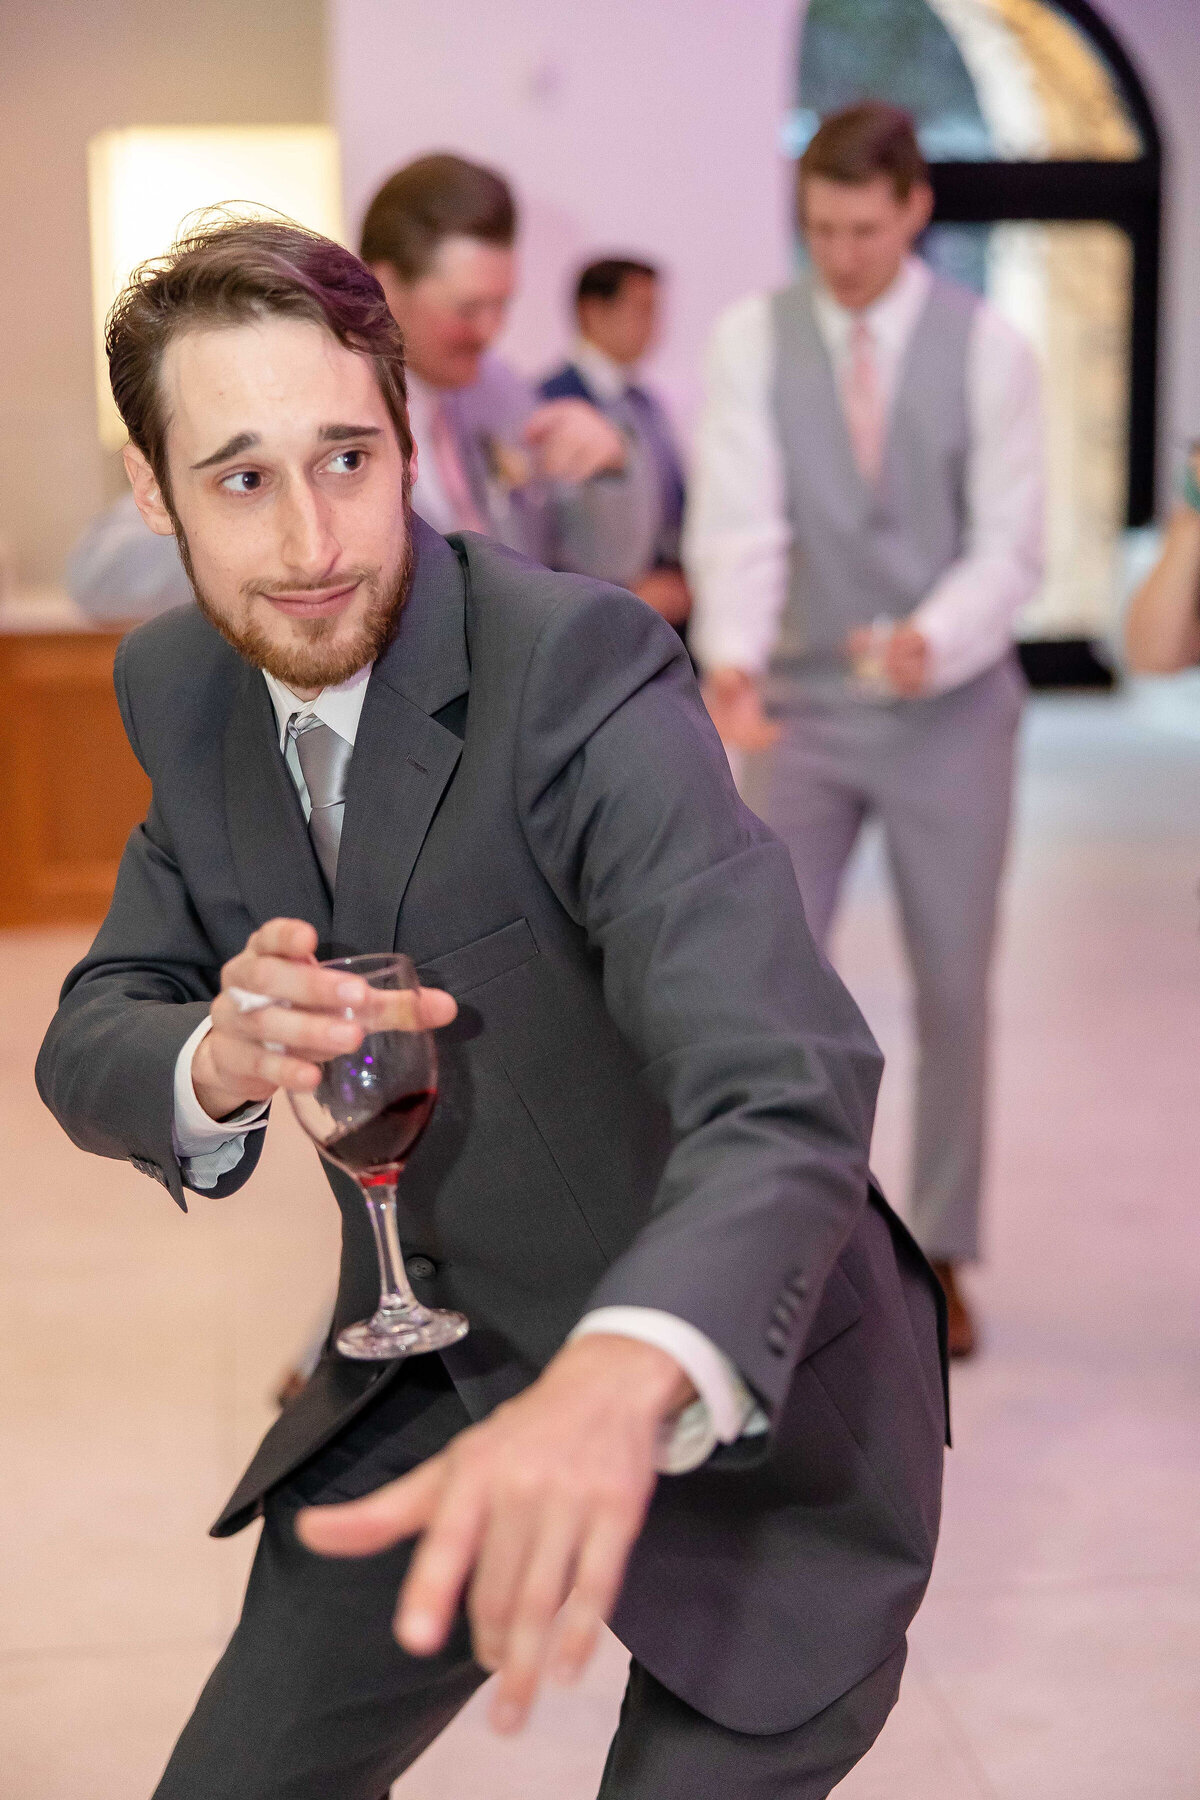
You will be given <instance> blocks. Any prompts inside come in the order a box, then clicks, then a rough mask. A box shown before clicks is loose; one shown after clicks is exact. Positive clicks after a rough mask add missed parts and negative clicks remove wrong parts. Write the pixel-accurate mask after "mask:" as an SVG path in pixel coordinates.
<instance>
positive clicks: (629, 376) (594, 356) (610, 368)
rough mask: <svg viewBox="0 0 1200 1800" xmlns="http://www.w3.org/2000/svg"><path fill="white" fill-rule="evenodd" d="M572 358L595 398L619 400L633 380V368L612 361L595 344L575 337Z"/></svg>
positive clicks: (583, 338)
mask: <svg viewBox="0 0 1200 1800" xmlns="http://www.w3.org/2000/svg"><path fill="white" fill-rule="evenodd" d="M572 360H573V362H574V364H575V367H576V368H577V369H578V370H579V373H580V374H581V375H582V376H583V379H584V381H585V382H586V383H587V385H588V387H590V388H591V390H592V392H593V394H595V396H596V398H597V400H606V401H613V400H620V399H621V397H622V396H623V395H624V393H625V390H626V388H627V387H628V386H629V384H630V383H631V382H632V380H633V370H632V369H629V368H626V367H625V366H624V364H623V363H619V362H614V361H613V359H612V357H611V356H608V355H606V354H605V352H604V351H603V350H601V349H600V348H599V346H598V345H597V344H593V343H591V342H590V340H589V339H588V338H585V337H577V338H576V340H575V349H574V351H573V352H572Z"/></svg>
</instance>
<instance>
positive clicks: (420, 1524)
mask: <svg viewBox="0 0 1200 1800" xmlns="http://www.w3.org/2000/svg"><path fill="white" fill-rule="evenodd" d="M694 1397H695V1389H694V1388H693V1387H692V1384H691V1382H690V1381H689V1379H688V1377H687V1376H686V1375H684V1374H683V1372H682V1370H681V1369H680V1368H679V1365H678V1364H677V1363H676V1362H675V1361H674V1359H673V1358H672V1357H670V1356H668V1355H667V1354H666V1352H665V1351H663V1350H659V1349H656V1348H655V1347H654V1346H653V1345H651V1344H643V1343H639V1342H637V1341H636V1340H634V1339H632V1338H623V1337H618V1336H615V1335H609V1334H603V1333H596V1334H595V1335H593V1336H589V1337H581V1338H577V1339H575V1340H574V1341H573V1342H571V1343H569V1344H567V1345H566V1346H565V1347H564V1348H563V1349H562V1350H560V1351H559V1353H558V1355H557V1356H556V1357H555V1358H554V1360H553V1362H551V1363H550V1364H549V1366H548V1367H547V1368H546V1369H545V1371H544V1372H543V1373H542V1375H541V1376H539V1378H538V1380H537V1381H535V1382H534V1383H533V1385H532V1386H531V1387H529V1388H527V1389H526V1391H525V1392H524V1393H523V1394H521V1395H520V1396H519V1397H518V1398H517V1399H515V1400H510V1401H509V1402H508V1403H507V1404H506V1405H504V1406H501V1407H499V1408H498V1409H497V1411H496V1412H494V1413H493V1414H492V1415H491V1417H490V1418H488V1419H485V1420H484V1422H483V1423H482V1424H480V1425H473V1426H470V1427H469V1428H468V1429H467V1430H465V1431H463V1432H461V1433H460V1434H459V1436H458V1437H456V1438H455V1439H454V1441H453V1442H452V1443H451V1444H450V1445H448V1447H447V1448H446V1449H445V1450H443V1451H442V1452H441V1454H440V1455H438V1456H434V1457H431V1458H430V1460H429V1461H428V1462H425V1463H422V1464H421V1466H420V1467H419V1468H417V1469H414V1470H413V1471H412V1473H411V1474H409V1475H404V1476H402V1477H401V1479H400V1480H399V1481H393V1482H391V1483H390V1484H389V1485H388V1486H387V1487H383V1488H380V1489H379V1490H378V1492H377V1493H374V1494H370V1495H368V1496H367V1498H366V1499H365V1500H355V1501H352V1502H350V1503H349V1504H348V1505H338V1506H316V1507H308V1508H306V1509H305V1511H303V1512H302V1513H300V1515H299V1517H298V1519H297V1532H298V1535H299V1537H300V1539H301V1541H302V1542H303V1543H304V1544H306V1545H307V1546H308V1548H309V1549H310V1550H316V1551H319V1552H320V1553H321V1554H322V1555H325V1556H371V1555H373V1554H375V1553H376V1552H378V1551H380V1550H384V1549H387V1548H388V1547H389V1546H390V1545H392V1544H395V1543H398V1542H399V1541H400V1540H401V1539H404V1538H411V1537H416V1538H419V1539H420V1542H419V1544H418V1546H417V1548H416V1551H415V1553H414V1556H413V1560H412V1564H411V1566H410V1568H409V1572H408V1576H407V1579H406V1580H405V1583H404V1586H403V1588H402V1589H401V1592H400V1599H399V1603H398V1605H397V1609H396V1622H395V1632H396V1637H397V1640H398V1642H399V1643H400V1644H401V1645H402V1646H403V1648H404V1649H405V1650H407V1651H409V1652H410V1653H411V1654H412V1655H414V1656H429V1655H432V1654H433V1653H434V1652H435V1651H437V1650H439V1649H441V1647H442V1645H443V1644H444V1643H445V1641H446V1638H447V1636H448V1635H449V1632H450V1629H451V1626H452V1624H453V1622H454V1619H455V1616H456V1614H457V1611H458V1608H459V1605H460V1603H461V1601H462V1599H463V1596H464V1593H465V1595H466V1607H467V1614H468V1617H469V1619H470V1624H471V1635H472V1641H473V1644H474V1651H475V1656H476V1658H477V1660H478V1661H479V1662H480V1663H481V1664H482V1665H483V1667H484V1668H485V1669H490V1670H493V1671H495V1672H496V1673H497V1674H498V1676H499V1680H498V1682H497V1685H496V1693H495V1698H494V1700H493V1702H492V1708H491V1719H492V1724H493V1726H494V1727H495V1729H496V1730H498V1731H516V1730H519V1728H520V1727H521V1725H522V1724H523V1723H524V1722H525V1719H526V1717H527V1715H528V1712H529V1708H530V1706H531V1705H532V1704H533V1700H534V1697H535V1695H536V1693H537V1689H538V1685H539V1683H540V1682H541V1679H542V1676H543V1674H544V1673H545V1672H546V1671H547V1669H548V1670H549V1672H550V1673H551V1674H552V1675H553V1676H554V1677H555V1678H556V1679H558V1680H560V1681H571V1680H574V1679H575V1678H577V1677H578V1676H579V1675H580V1674H581V1673H582V1671H583V1668H584V1666H585V1664H586V1663H587V1661H588V1659H589V1657H590V1656H591V1654H592V1651H593V1650H594V1648H595V1645H596V1641H597V1638H598V1637H599V1634H600V1629H601V1625H602V1624H603V1622H604V1620H605V1619H607V1618H608V1616H609V1614H610V1613H611V1611H612V1609H613V1606H614V1605H615V1604H616V1600H617V1596H618V1594H619V1593H620V1590H621V1583H622V1581H623V1579H624V1575H625V1565H626V1563H627V1561H628V1559H629V1553H630V1550H631V1549H632V1547H633V1543H634V1540H635V1539H636V1537H637V1535H638V1533H639V1531H640V1530H641V1528H642V1521H643V1520H644V1518H645V1516H646V1508H647V1506H648V1505H649V1503H650V1497H651V1495H652V1493H653V1491H654V1483H655V1471H654V1456H655V1445H656V1440H657V1436H658V1431H659V1427H660V1426H661V1425H662V1424H663V1423H664V1422H665V1421H666V1420H667V1419H669V1418H672V1417H674V1415H675V1414H677V1413H678V1412H679V1411H680V1410H681V1408H682V1407H684V1406H686V1405H687V1404H688V1402H689V1401H691V1400H692V1399H693V1398H694Z"/></svg>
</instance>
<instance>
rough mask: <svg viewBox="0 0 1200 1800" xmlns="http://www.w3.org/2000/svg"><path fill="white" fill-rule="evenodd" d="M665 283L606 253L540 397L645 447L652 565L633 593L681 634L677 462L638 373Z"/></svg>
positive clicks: (581, 292) (667, 426)
mask: <svg viewBox="0 0 1200 1800" xmlns="http://www.w3.org/2000/svg"><path fill="white" fill-rule="evenodd" d="M662 322H663V281H662V276H661V274H660V273H659V271H658V269H657V268H656V267H655V266H654V264H653V263H649V262H644V261H642V260H641V259H639V258H637V257H631V256H604V257H599V258H597V259H596V260H594V261H592V262H589V263H588V264H587V265H586V267H584V268H583V269H581V270H580V272H579V275H578V277H577V279H576V282H575V323H576V327H577V335H576V339H575V343H574V345H573V347H572V350H571V354H570V356H569V357H568V359H567V361H566V362H564V363H563V364H561V365H560V367H558V368H557V369H555V370H553V371H552V373H551V374H549V375H547V376H546V378H545V379H544V380H543V381H542V383H541V386H540V388H539V392H540V393H541V396H542V398H543V399H544V400H561V399H569V398H573V399H577V400H590V401H591V403H592V405H593V406H598V407H600V409H601V410H602V411H603V412H606V413H608V414H609V416H610V417H611V418H612V419H613V420H614V422H616V423H618V424H619V425H621V427H622V428H623V429H625V430H626V431H629V432H631V433H632V434H633V435H634V436H635V437H637V438H638V439H639V440H640V441H641V442H642V444H643V445H644V446H645V450H646V453H647V456H648V458H649V461H650V463H651V465H652V467H653V469H654V471H655V475H656V477H657V489H658V492H657V500H658V513H657V518H656V521H655V531H654V540H653V544H652V546H651V548H652V555H653V561H652V562H651V564H650V566H649V567H648V568H647V570H646V572H645V573H644V574H643V575H642V576H641V578H640V579H639V580H638V581H636V582H634V583H633V584H632V585H633V591H634V593H635V594H637V595H638V597H639V598H640V599H642V600H645V601H647V602H648V603H649V605H651V606H652V607H653V608H654V610H655V612H658V613H661V614H662V616H663V618H664V619H666V621H667V623H668V624H670V625H674V626H675V628H676V629H677V630H678V631H680V632H681V633H682V631H683V628H684V627H685V626H686V624H687V616H688V613H689V612H690V610H691V604H692V602H691V596H690V594H689V593H688V590H687V582H686V581H685V580H684V576H683V569H682V566H681V563H680V546H679V538H680V531H681V529H682V526H683V499H684V478H683V462H682V459H681V457H680V454H679V449H678V446H677V444H676V441H675V432H674V429H673V427H672V424H671V420H670V417H669V415H668V413H667V409H666V407H665V406H664V405H663V403H662V401H661V400H660V399H659V398H658V396H657V395H656V394H655V393H654V392H653V390H652V389H651V388H650V387H649V386H647V384H646V383H645V382H644V381H643V380H642V378H641V375H640V369H641V365H642V363H643V362H644V361H645V359H646V357H647V356H648V355H649V354H650V352H651V351H652V350H653V349H654V347H655V345H656V344H657V342H658V340H659V338H660V336H661V333H662Z"/></svg>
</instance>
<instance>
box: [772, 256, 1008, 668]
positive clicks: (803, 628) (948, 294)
mask: <svg viewBox="0 0 1200 1800" xmlns="http://www.w3.org/2000/svg"><path fill="white" fill-rule="evenodd" d="M978 304H979V302H978V300H977V298H976V296H975V295H974V294H972V293H970V292H969V291H968V290H967V289H965V288H961V287H958V286H956V285H955V284H954V283H952V282H948V281H942V280H940V279H939V280H935V281H934V284H933V287H932V288H931V290H930V293H929V298H928V300H927V301H926V303H925V306H924V308H923V310H922V312H921V316H920V318H919V319H918V320H917V324H916V327H915V329H914V331H913V334H912V337H911V339H910V341H909V345H908V350H907V352H906V354H905V358H904V365H903V368H902V370H901V373H900V381H899V386H898V388H897V390H896V394H895V398H894V400H893V403H892V411H891V418H890V421H889V426H888V435H887V443H886V445H885V448H884V454H883V468H882V471H881V476H880V481H879V485H878V487H877V488H872V487H871V486H870V485H869V484H868V483H866V482H865V481H864V480H863V478H862V476H861V475H860V474H859V472H858V467H857V465H856V463H855V461H854V452H853V450H852V449H851V445H850V434H849V432H848V430H847V428H846V420H845V415H844V413H843V411H842V404H841V398H840V396H839V394H838V389H837V383H836V380H835V377H834V372H833V365H832V363H831V362H830V359H829V353H828V351H827V350H826V348H825V344H824V341H823V339H822V337H821V334H820V331H819V330H818V327H817V321H816V318H815V316H814V313H813V307H812V297H811V288H810V284H809V281H808V279H807V278H801V280H799V281H798V282H796V283H795V284H794V285H793V286H792V287H789V288H785V289H784V290H783V291H782V293H778V294H776V295H775V296H774V297H773V299H772V302H771V320H772V329H773V340H774V382H773V403H774V409H775V418H776V422H777V425H778V429H779V438H780V442H781V444H782V446H783V454H784V470H785V480H786V496H787V508H788V517H789V521H790V523H791V527H792V532H793V542H792V552H791V572H790V579H789V583H788V597H787V604H786V607H785V609H784V614H783V620H782V625H781V628H780V634H779V641H778V643H777V644H776V647H775V653H774V656H773V658H772V662H771V674H772V676H773V677H774V678H775V679H774V680H773V681H772V684H771V685H772V687H773V688H775V689H780V688H782V689H784V690H786V689H787V688H789V687H797V688H801V689H803V690H805V691H806V692H813V693H819V692H822V691H824V692H826V693H829V694H830V695H833V694H837V693H840V692H842V691H843V690H844V688H845V683H846V674H847V670H846V663H845V656H844V651H843V646H844V644H845V640H846V635H847V633H848V632H850V631H852V630H853V629H854V627H855V626H856V625H870V624H871V623H872V621H873V620H875V619H877V618H880V617H888V618H903V617H905V616H906V615H907V614H908V613H910V612H912V610H913V608H914V607H915V606H917V605H918V604H919V602H920V601H921V600H923V599H924V597H925V596H926V594H928V592H929V590H930V589H931V588H932V587H933V585H934V583H935V582H936V581H937V579H938V577H939V576H940V575H941V574H943V573H944V571H945V570H946V569H947V568H948V567H949V566H950V564H951V563H952V562H954V561H955V560H956V558H957V557H958V556H959V555H960V554H961V552H962V546H963V540H964V536H965V532H966V472H967V452H968V447H969V432H968V421H967V395H966V372H967V347H968V343H969V340H970V335H971V326H972V323H973V321H974V317H975V309H976V307H977V306H978ZM781 697H782V696H781Z"/></svg>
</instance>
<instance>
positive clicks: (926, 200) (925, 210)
mask: <svg viewBox="0 0 1200 1800" xmlns="http://www.w3.org/2000/svg"><path fill="white" fill-rule="evenodd" d="M932 217H933V189H932V188H931V187H930V185H929V183H928V182H927V181H919V182H918V183H917V185H916V186H915V187H914V188H913V190H912V192H911V193H910V194H909V196H908V224H909V230H910V231H911V232H912V235H913V239H914V241H915V240H916V239H917V238H919V237H920V235H921V233H922V232H923V231H924V229H925V227H926V226H927V225H928V223H929V221H930V219H932Z"/></svg>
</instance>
